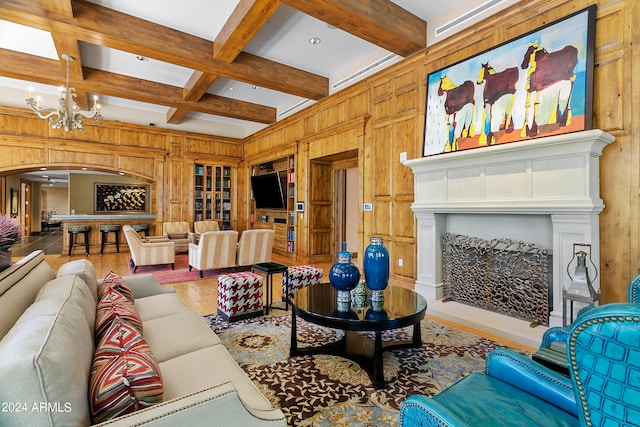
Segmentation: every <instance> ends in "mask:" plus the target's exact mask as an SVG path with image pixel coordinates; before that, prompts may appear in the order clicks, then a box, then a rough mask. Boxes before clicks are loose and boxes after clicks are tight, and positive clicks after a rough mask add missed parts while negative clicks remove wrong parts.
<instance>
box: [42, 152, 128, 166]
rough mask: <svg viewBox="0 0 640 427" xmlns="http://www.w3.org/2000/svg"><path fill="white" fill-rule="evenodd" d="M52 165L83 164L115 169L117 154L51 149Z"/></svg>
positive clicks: (49, 160) (50, 161)
mask: <svg viewBox="0 0 640 427" xmlns="http://www.w3.org/2000/svg"><path fill="white" fill-rule="evenodd" d="M48 164H50V165H54V166H55V165H83V166H87V167H89V168H92V167H93V168H96V169H97V170H115V169H116V155H115V154H109V153H96V152H94V153H87V152H85V151H80V150H73V149H67V150H55V149H50V150H49V159H48Z"/></svg>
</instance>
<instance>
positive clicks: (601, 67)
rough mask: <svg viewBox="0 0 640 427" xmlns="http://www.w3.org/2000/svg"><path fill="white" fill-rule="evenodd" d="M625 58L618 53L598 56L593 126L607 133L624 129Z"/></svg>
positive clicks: (595, 75)
mask: <svg viewBox="0 0 640 427" xmlns="http://www.w3.org/2000/svg"><path fill="white" fill-rule="evenodd" d="M624 75H625V63H624V57H622V56H620V53H618V52H612V53H610V54H609V55H599V56H598V66H597V67H596V69H595V72H594V88H593V100H594V102H593V104H594V105H593V108H594V112H595V114H594V120H593V122H594V123H593V126H594V127H596V128H598V129H602V130H604V131H606V132H615V131H619V130H622V129H623V128H624V118H625V114H624V112H625V111H624V105H625V94H626V93H627V92H626V91H625V89H624V85H625V81H624Z"/></svg>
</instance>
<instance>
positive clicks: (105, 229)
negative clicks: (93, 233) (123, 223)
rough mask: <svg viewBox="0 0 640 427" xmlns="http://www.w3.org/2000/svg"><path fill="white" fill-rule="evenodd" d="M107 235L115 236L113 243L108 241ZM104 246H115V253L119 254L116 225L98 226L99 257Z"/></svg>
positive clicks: (118, 230) (118, 232) (118, 227)
mask: <svg viewBox="0 0 640 427" xmlns="http://www.w3.org/2000/svg"><path fill="white" fill-rule="evenodd" d="M109 233H115V234H116V240H115V241H114V242H110V241H109ZM104 245H116V251H117V252H118V253H120V226H119V225H118V224H101V225H100V255H102V252H103V251H104Z"/></svg>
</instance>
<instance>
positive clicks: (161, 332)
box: [143, 311, 220, 362]
mask: <svg viewBox="0 0 640 427" xmlns="http://www.w3.org/2000/svg"><path fill="white" fill-rule="evenodd" d="M143 326H144V339H145V340H146V341H147V342H148V343H149V345H150V346H151V348H152V349H153V354H154V355H155V356H156V359H158V362H164V361H165V360H169V359H172V358H174V357H177V356H181V355H183V354H186V353H190V352H192V351H195V350H200V349H201V348H205V347H210V346H212V345H217V344H220V338H218V336H217V335H216V334H215V333H214V332H213V331H212V330H211V328H210V327H209V326H208V325H207V324H206V323H205V322H204V321H203V319H202V318H201V317H200V316H198V315H197V314H195V313H194V312H193V311H188V312H187V311H184V312H180V313H175V314H171V315H169V316H163V317H158V318H156V319H153V320H148V321H146V322H143Z"/></svg>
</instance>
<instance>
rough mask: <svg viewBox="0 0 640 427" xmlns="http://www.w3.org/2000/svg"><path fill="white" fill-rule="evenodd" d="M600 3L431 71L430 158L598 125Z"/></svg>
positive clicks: (427, 148)
mask: <svg viewBox="0 0 640 427" xmlns="http://www.w3.org/2000/svg"><path fill="white" fill-rule="evenodd" d="M595 21H596V6H595V5H591V6H589V7H587V8H585V9H582V10H579V11H577V12H575V13H573V14H571V15H569V16H566V17H564V18H562V19H559V20H557V21H554V22H551V23H549V24H547V25H544V26H542V27H540V28H537V29H535V30H533V31H531V32H528V33H526V34H524V35H522V36H519V37H517V38H515V39H512V40H510V41H507V42H505V43H503V44H501V45H499V46H496V47H494V48H492V49H489V50H486V51H484V52H479V53H477V54H476V55H474V56H472V57H469V58H467V59H465V60H463V61H460V62H458V63H455V64H452V65H450V66H448V67H445V68H443V69H441V70H438V71H435V72H432V73H430V74H429V75H428V76H427V99H426V108H425V129H424V146H423V156H431V155H435V154H442V153H448V152H452V151H459V150H466V149H471V148H479V147H486V146H491V145H496V144H504V143H510V142H517V141H522V140H529V139H534V138H538V137H542V136H550V135H558V134H564V133H570V132H578V131H583V130H589V129H591V120H592V96H593V68H594V40H595Z"/></svg>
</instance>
